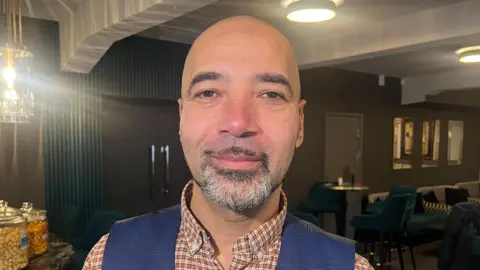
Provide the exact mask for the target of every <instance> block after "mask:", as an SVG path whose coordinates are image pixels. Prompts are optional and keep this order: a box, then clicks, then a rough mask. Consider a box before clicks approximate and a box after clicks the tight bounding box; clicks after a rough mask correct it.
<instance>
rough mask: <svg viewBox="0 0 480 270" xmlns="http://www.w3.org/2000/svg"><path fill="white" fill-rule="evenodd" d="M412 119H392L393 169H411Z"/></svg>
mask: <svg viewBox="0 0 480 270" xmlns="http://www.w3.org/2000/svg"><path fill="white" fill-rule="evenodd" d="M413 128H414V122H413V118H406V117H396V118H394V119H393V169H394V170H401V169H410V168H412V161H411V157H412V153H413Z"/></svg>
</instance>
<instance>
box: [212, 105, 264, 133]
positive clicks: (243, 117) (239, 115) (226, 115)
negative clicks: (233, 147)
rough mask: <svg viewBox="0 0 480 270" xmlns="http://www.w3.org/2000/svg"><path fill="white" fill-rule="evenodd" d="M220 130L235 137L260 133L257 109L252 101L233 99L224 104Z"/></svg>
mask: <svg viewBox="0 0 480 270" xmlns="http://www.w3.org/2000/svg"><path fill="white" fill-rule="evenodd" d="M218 117H220V118H221V121H220V123H219V132H220V133H222V134H228V135H230V136H233V137H235V138H246V137H251V136H255V135H257V134H258V133H259V131H260V128H259V126H258V122H257V121H258V118H257V110H256V108H255V106H254V104H253V102H252V101H249V100H232V101H230V102H227V103H226V104H225V106H224V109H223V113H222V115H219V116H218Z"/></svg>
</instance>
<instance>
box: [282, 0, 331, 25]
mask: <svg viewBox="0 0 480 270" xmlns="http://www.w3.org/2000/svg"><path fill="white" fill-rule="evenodd" d="M336 7H337V6H336V5H335V2H333V1H331V0H300V1H296V2H293V3H291V4H290V5H289V6H288V10H289V11H288V12H289V13H288V15H287V19H289V20H290V21H294V22H303V23H312V22H323V21H328V20H331V19H333V18H334V17H335V16H336V12H335V10H336Z"/></svg>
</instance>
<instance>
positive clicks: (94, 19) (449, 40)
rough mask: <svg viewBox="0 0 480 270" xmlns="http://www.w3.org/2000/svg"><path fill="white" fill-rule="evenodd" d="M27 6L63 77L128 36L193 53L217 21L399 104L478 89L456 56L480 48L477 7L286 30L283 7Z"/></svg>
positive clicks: (160, 1) (270, 1) (207, 2)
mask: <svg viewBox="0 0 480 270" xmlns="http://www.w3.org/2000/svg"><path fill="white" fill-rule="evenodd" d="M24 1H25V6H26V7H27V8H26V9H27V11H26V13H28V15H29V16H32V17H37V18H43V19H50V20H57V21H59V22H60V35H61V36H60V39H61V43H60V44H61V59H62V68H63V69H64V70H68V71H74V72H83V73H85V72H88V71H89V70H90V69H91V68H92V67H93V66H94V65H95V63H96V62H98V60H99V59H100V58H101V57H102V55H103V54H104V53H105V52H106V50H107V49H108V47H109V46H110V45H111V44H112V43H113V42H115V41H117V40H120V39H122V38H124V37H127V36H129V35H136V34H138V35H140V36H143V37H148V38H153V39H161V40H171V41H177V42H183V43H192V42H193V40H194V39H195V38H196V37H197V36H198V35H199V34H200V33H201V32H202V31H203V30H205V29H206V28H208V27H209V26H210V25H212V24H214V23H215V22H217V21H219V20H221V19H222V18H225V17H228V16H232V15H251V16H255V17H259V18H261V19H263V20H265V21H267V22H269V23H271V24H273V25H274V26H275V27H277V28H278V29H279V30H281V31H282V32H283V33H284V34H285V35H286V36H287V38H288V39H289V40H290V42H291V43H292V45H293V47H294V50H295V53H296V56H297V59H298V62H299V65H300V68H312V67H320V66H335V67H339V68H344V69H349V70H354V71H360V72H368V73H374V74H384V75H390V76H396V77H402V78H406V80H405V81H406V85H404V89H403V95H402V98H403V101H404V102H405V103H412V102H421V101H424V100H425V95H427V94H429V93H431V92H432V91H438V90H445V89H443V88H442V87H443V84H447V85H448V89H449V90H451V89H463V88H465V87H469V88H474V87H477V84H478V87H480V76H477V75H476V74H477V73H476V72H477V70H479V69H480V68H472V67H471V66H466V65H460V64H458V63H457V61H456V56H455V55H454V54H453V52H454V51H455V50H456V49H458V48H459V47H463V46H471V45H478V44H480V16H478V10H480V0H344V3H343V4H342V5H340V6H339V7H338V11H337V17H336V18H335V19H333V20H331V21H327V22H323V23H317V24H300V23H293V22H290V21H288V20H286V18H285V15H286V9H285V8H284V7H283V6H282V4H281V3H282V2H285V1H286V0H123V1H119V0H24ZM477 77H478V78H479V79H477ZM440 81H441V82H442V83H439V82H440ZM445 87H447V86H445Z"/></svg>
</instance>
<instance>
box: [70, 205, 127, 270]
mask: <svg viewBox="0 0 480 270" xmlns="http://www.w3.org/2000/svg"><path fill="white" fill-rule="evenodd" d="M124 218H125V215H124V214H123V213H120V212H114V211H106V210H97V211H95V212H94V213H93V215H92V216H91V217H90V219H89V221H88V222H87V225H86V227H85V230H84V231H83V233H82V234H81V235H80V237H79V238H76V239H74V240H73V241H72V245H73V248H74V251H75V254H74V256H73V258H72V267H71V269H81V267H82V266H83V264H84V262H85V259H86V258H87V255H88V252H89V251H90V250H91V249H92V248H93V246H94V245H95V244H96V243H97V242H98V240H100V238H101V237H102V236H103V235H105V234H107V233H108V232H110V229H111V228H112V226H113V225H114V224H115V222H117V221H119V220H122V219H124Z"/></svg>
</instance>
